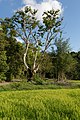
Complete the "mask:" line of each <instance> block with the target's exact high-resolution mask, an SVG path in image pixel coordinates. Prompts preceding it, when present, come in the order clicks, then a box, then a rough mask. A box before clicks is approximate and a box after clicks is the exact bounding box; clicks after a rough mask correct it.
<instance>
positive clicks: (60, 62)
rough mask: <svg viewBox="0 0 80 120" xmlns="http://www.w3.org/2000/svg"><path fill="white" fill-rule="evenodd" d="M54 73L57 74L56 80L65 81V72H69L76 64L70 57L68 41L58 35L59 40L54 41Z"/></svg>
mask: <svg viewBox="0 0 80 120" xmlns="http://www.w3.org/2000/svg"><path fill="white" fill-rule="evenodd" d="M55 46H56V50H55V59H56V61H55V65H56V66H55V69H56V70H55V71H56V72H57V80H58V81H64V80H65V79H66V72H69V71H70V70H71V69H73V67H74V66H75V64H76V62H75V60H74V59H73V58H72V56H71V55H70V53H69V52H70V45H69V41H68V39H66V40H65V39H64V38H63V37H62V35H60V38H59V39H56V41H55Z"/></svg>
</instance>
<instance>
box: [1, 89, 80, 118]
mask: <svg viewBox="0 0 80 120" xmlns="http://www.w3.org/2000/svg"><path fill="white" fill-rule="evenodd" d="M79 94H80V90H79V89H76V90H66V89H62V90H37V91H35V90H32V91H15V92H14V91H12V92H1V93H0V98H1V99H0V119H4V120H6V119H22V120H35V119H36V120H45V119H46V120H70V119H71V120H76V119H77V120H79V119H80V104H79V101H80V95H79Z"/></svg>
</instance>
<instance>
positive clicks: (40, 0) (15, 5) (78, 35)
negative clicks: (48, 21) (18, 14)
mask: <svg viewBox="0 0 80 120" xmlns="http://www.w3.org/2000/svg"><path fill="white" fill-rule="evenodd" d="M26 5H29V6H31V7H32V8H36V9H38V10H39V12H38V14H37V18H38V19H40V20H42V18H41V14H42V12H43V11H46V10H50V9H51V8H54V9H55V10H57V9H59V10H60V14H62V15H63V17H64V20H63V25H62V28H63V34H64V38H70V41H69V43H70V46H71V48H72V51H80V14H79V12H80V0H0V18H5V17H11V16H12V15H13V14H14V12H15V11H16V10H17V9H20V8H24V6H26Z"/></svg>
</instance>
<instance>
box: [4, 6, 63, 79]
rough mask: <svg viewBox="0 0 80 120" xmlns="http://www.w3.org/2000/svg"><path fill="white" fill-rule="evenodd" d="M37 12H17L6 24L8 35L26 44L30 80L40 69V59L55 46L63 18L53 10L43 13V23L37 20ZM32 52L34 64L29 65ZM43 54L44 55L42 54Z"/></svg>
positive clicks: (26, 65) (25, 61)
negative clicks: (54, 42)
mask: <svg viewBox="0 0 80 120" xmlns="http://www.w3.org/2000/svg"><path fill="white" fill-rule="evenodd" d="M36 13H37V10H32V9H31V8H30V7H25V10H24V11H22V10H19V11H17V12H16V13H15V14H14V15H13V16H12V17H11V18H10V19H9V18H6V19H5V20H4V21H3V22H2V24H5V27H6V32H7V35H8V36H9V35H11V34H12V33H14V34H12V35H13V36H16V37H19V38H20V39H22V40H23V41H24V43H25V53H24V65H25V67H26V70H27V71H28V72H29V74H30V75H29V76H30V78H29V80H31V78H32V76H33V75H34V74H36V72H37V71H38V69H39V66H40V65H39V63H40V62H38V57H41V58H42V56H44V55H43V54H44V53H45V51H46V50H48V48H49V47H50V46H51V45H52V44H53V41H54V39H55V38H56V37H57V35H58V33H59V32H60V26H61V22H62V20H63V19H62V18H60V16H59V10H57V11H54V10H53V9H52V10H50V11H47V12H44V13H43V21H42V22H40V21H38V20H37V19H36ZM29 50H30V51H31V56H32V64H31V66H30V65H28V62H27V61H29V60H28V58H29V57H28V56H29V54H28V53H29V52H28V51H29ZM40 52H42V54H40Z"/></svg>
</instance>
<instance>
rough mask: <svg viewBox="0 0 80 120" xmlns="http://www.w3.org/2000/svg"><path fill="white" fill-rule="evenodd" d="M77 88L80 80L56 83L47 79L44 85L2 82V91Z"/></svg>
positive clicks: (0, 87) (79, 86)
mask: <svg viewBox="0 0 80 120" xmlns="http://www.w3.org/2000/svg"><path fill="white" fill-rule="evenodd" d="M77 88H80V80H68V81H67V82H66V83H55V82H54V81H53V80H47V81H45V82H43V84H42V85H40V84H37V85H36V84H34V83H32V82H26V81H21V82H9V83H8V82H7V83H6V82H3V83H0V91H13V90H38V89H77Z"/></svg>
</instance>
